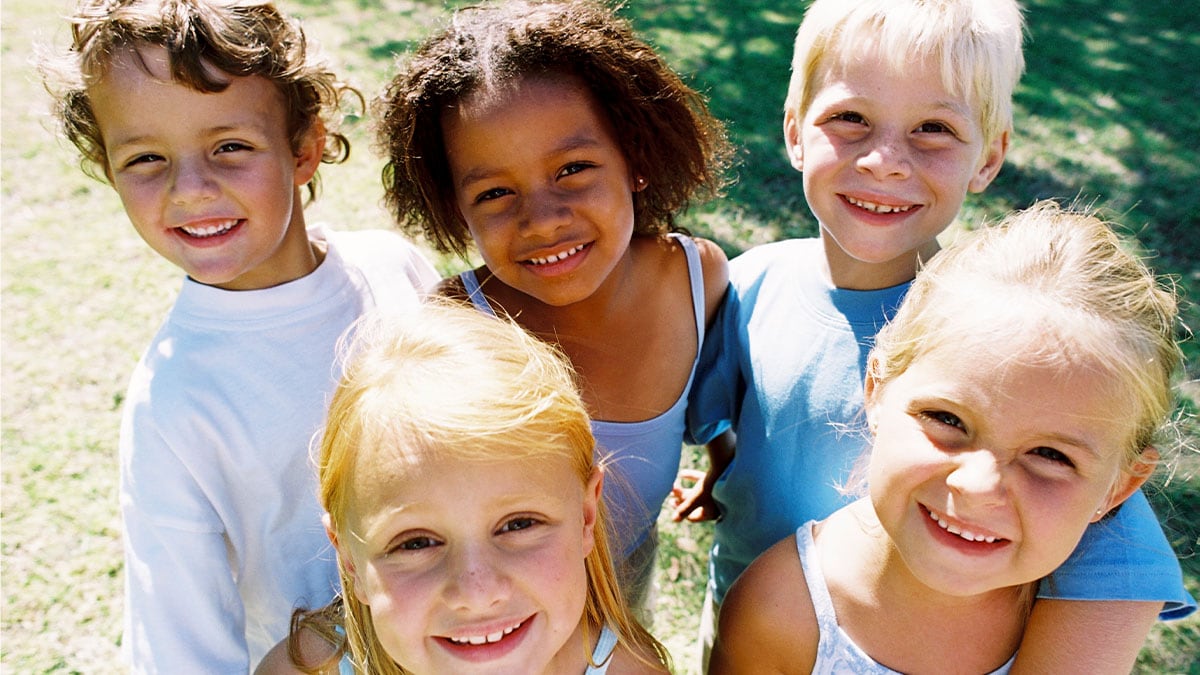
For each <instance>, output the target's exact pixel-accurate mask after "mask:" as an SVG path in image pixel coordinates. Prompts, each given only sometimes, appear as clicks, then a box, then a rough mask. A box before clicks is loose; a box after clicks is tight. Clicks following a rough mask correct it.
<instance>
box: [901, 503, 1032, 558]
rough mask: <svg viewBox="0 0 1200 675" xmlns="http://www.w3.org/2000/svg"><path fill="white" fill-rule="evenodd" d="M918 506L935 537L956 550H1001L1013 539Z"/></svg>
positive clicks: (980, 552) (973, 552)
mask: <svg viewBox="0 0 1200 675" xmlns="http://www.w3.org/2000/svg"><path fill="white" fill-rule="evenodd" d="M918 507H919V509H920V511H921V519H922V520H923V521H924V522H925V525H926V528H927V529H928V530H929V531H930V533H931V534H932V535H933V537H934V538H935V539H936V540H937V541H939V542H943V543H945V544H947V545H949V546H951V547H952V548H954V549H956V550H959V551H962V552H964V553H967V554H984V553H991V552H993V551H996V550H999V549H1001V548H1004V547H1006V546H1008V545H1009V544H1011V543H1012V541H1011V540H1009V539H1006V538H1004V537H1002V536H1000V535H998V534H996V533H995V532H993V531H990V530H987V529H985V528H982V527H980V526H978V525H970V524H967V523H964V522H962V521H960V520H957V519H954V518H951V517H950V516H947V515H943V514H941V513H939V512H937V511H934V510H933V509H930V508H928V507H927V506H925V505H924V504H919V505H918ZM968 537H970V538H968ZM989 540H990V541H989Z"/></svg>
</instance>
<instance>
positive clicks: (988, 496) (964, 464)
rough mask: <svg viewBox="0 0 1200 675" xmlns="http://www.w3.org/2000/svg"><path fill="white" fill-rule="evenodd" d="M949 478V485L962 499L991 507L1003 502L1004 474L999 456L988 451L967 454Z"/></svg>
mask: <svg viewBox="0 0 1200 675" xmlns="http://www.w3.org/2000/svg"><path fill="white" fill-rule="evenodd" d="M956 462H957V463H956V465H955V467H954V469H953V470H952V471H951V472H950V475H949V476H947V477H946V485H947V486H948V487H949V488H950V491H951V492H952V493H954V494H955V495H957V496H958V497H959V498H960V499H966V500H970V501H971V502H973V503H976V504H982V505H991V504H999V503H1001V502H1003V501H1004V499H1005V496H1006V490H1005V487H1004V471H1003V468H1002V467H1001V466H1000V463H999V461H998V460H997V458H996V455H995V454H993V453H991V452H989V451H987V450H975V451H972V452H964V453H961V454H959V455H958V457H957V458H956Z"/></svg>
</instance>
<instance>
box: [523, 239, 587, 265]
mask: <svg viewBox="0 0 1200 675" xmlns="http://www.w3.org/2000/svg"><path fill="white" fill-rule="evenodd" d="M582 250H583V244H579V245H578V246H572V247H571V248H569V249H567V250H565V251H562V252H561V253H555V254H553V255H550V256H546V257H545V258H530V259H529V262H531V263H533V264H534V265H548V264H550V263H556V262H558V261H559V260H566V259H567V258H569V257H571V256H573V255H575V254H576V253H579V252H580V251H582Z"/></svg>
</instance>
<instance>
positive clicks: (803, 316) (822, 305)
mask: <svg viewBox="0 0 1200 675" xmlns="http://www.w3.org/2000/svg"><path fill="white" fill-rule="evenodd" d="M824 269H825V262H824V253H823V249H822V246H821V241H820V240H819V239H792V240H787V241H781V242H777V243H774V244H767V245H764V246H759V247H756V248H753V249H751V250H749V251H747V252H745V253H743V254H742V255H740V256H738V257H737V258H735V259H734V260H733V261H732V262H731V263H730V289H729V293H728V295H727V297H726V301H725V304H724V306H723V307H722V309H721V311H720V312H719V313H718V316H717V318H716V319H715V320H714V322H713V325H712V327H711V328H710V329H709V332H708V335H707V337H706V339H705V342H704V349H703V350H702V352H701V356H700V370H699V371H698V372H697V373H696V381H695V383H694V384H693V387H692V392H691V396H690V398H689V401H688V413H687V415H688V432H689V437H690V439H691V440H692V441H693V442H696V443H706V442H708V441H709V440H711V439H712V438H714V437H715V436H716V435H717V434H719V433H720V432H721V431H723V430H724V429H727V428H730V427H731V426H732V428H733V430H734V432H735V433H736V434H737V451H736V453H735V455H734V459H733V461H732V463H731V464H730V465H729V467H728V469H726V471H725V473H724V474H723V475H722V476H721V478H720V479H719V480H718V481H717V484H716V486H715V488H714V497H715V499H716V500H717V502H718V503H719V505H720V508H721V513H722V517H721V519H720V520H718V521H717V523H716V526H715V530H714V536H713V548H712V554H711V556H710V558H709V585H710V587H711V589H712V591H713V598H714V599H715V600H716V601H717V602H718V603H720V602H721V601H722V600H723V599H724V597H725V592H726V590H728V588H729V585H730V584H732V583H733V581H734V579H736V578H737V577H738V575H740V574H741V573H742V571H743V570H744V569H746V566H748V565H749V564H750V563H751V562H752V561H753V560H754V558H756V557H757V556H758V555H759V554H760V553H762V552H763V551H765V550H766V549H767V548H769V547H770V546H771V545H772V544H774V543H775V542H777V541H779V540H780V539H783V538H784V537H786V536H788V535H789V534H791V533H792V532H794V531H795V530H796V528H797V527H798V526H799V525H801V524H802V523H805V522H807V521H810V520H821V519H823V518H826V517H827V516H829V514H831V513H833V512H834V511H835V510H837V509H838V508H840V507H842V506H845V505H846V504H847V503H849V501H850V498H849V497H848V496H845V495H843V494H842V493H840V492H839V491H838V489H837V486H838V485H839V484H840V483H842V482H844V481H845V480H846V479H847V478H848V477H849V474H850V471H851V469H852V468H853V464H854V462H855V461H857V460H858V458H859V456H860V455H861V454H862V453H863V451H864V450H865V449H866V448H867V447H868V438H867V434H866V431H865V428H866V425H865V423H864V420H863V389H862V387H863V379H864V377H865V373H866V362H867V356H868V354H869V352H870V350H871V347H872V346H873V345H874V341H875V334H876V333H877V332H878V331H879V329H880V328H882V327H883V325H884V324H885V323H886V322H887V321H888V320H889V319H890V318H891V317H892V316H893V315H894V314H895V312H896V310H897V309H898V308H899V305H900V302H901V300H903V298H904V294H905V292H907V290H908V284H907V283H905V284H901V285H899V286H894V287H892V288H885V289H881V290H875V291H852V290H846V289H841V288H835V287H834V286H832V284H831V283H830V282H829V281H828V280H826V279H825V277H824V275H823V270H824ZM1038 595H1039V597H1053V598H1059V599H1070V600H1082V599H1087V600H1140V601H1160V600H1161V601H1162V602H1163V603H1164V606H1163V612H1162V614H1161V615H1160V617H1161V618H1163V619H1173V618H1182V617H1184V616H1187V615H1188V614H1191V613H1192V612H1193V611H1195V609H1196V602H1195V600H1194V599H1192V597H1191V596H1190V595H1189V594H1188V593H1187V590H1186V589H1185V588H1184V586H1183V576H1182V572H1181V570H1180V567H1179V561H1178V559H1177V558H1176V557H1175V553H1174V551H1173V550H1171V546H1170V544H1169V543H1168V542H1167V539H1166V537H1165V536H1164V535H1163V532H1162V528H1161V527H1160V526H1159V524H1158V520H1157V518H1155V516H1154V512H1153V511H1152V510H1151V509H1150V506H1149V504H1148V503H1147V502H1146V498H1145V496H1144V495H1142V493H1141V492H1140V491H1139V492H1137V493H1135V494H1134V495H1133V497H1131V498H1130V499H1129V500H1128V501H1127V502H1126V503H1125V505H1124V506H1122V507H1121V509H1119V510H1118V511H1117V514H1116V515H1115V516H1114V517H1112V518H1110V519H1108V520H1107V521H1104V522H1102V523H1099V524H1097V525H1093V526H1091V527H1089V528H1088V530H1087V532H1086V533H1085V534H1084V538H1083V541H1082V542H1081V543H1080V545H1079V547H1078V548H1077V549H1076V551H1075V553H1073V554H1072V555H1071V557H1070V558H1069V559H1068V560H1067V561H1066V562H1065V563H1063V565H1062V566H1061V567H1060V568H1059V569H1058V570H1056V571H1055V573H1054V575H1053V576H1052V577H1050V579H1048V580H1047V581H1046V582H1044V583H1043V584H1042V586H1041V588H1040V589H1039V593H1038Z"/></svg>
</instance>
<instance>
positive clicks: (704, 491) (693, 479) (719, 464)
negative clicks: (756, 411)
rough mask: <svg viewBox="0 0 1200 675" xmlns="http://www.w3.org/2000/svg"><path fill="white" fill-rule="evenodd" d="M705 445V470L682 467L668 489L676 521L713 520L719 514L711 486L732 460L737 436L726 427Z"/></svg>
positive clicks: (673, 517) (673, 516)
mask: <svg viewBox="0 0 1200 675" xmlns="http://www.w3.org/2000/svg"><path fill="white" fill-rule="evenodd" d="M704 449H705V450H706V451H707V453H708V471H707V472H700V471H694V470H688V469H685V470H683V471H681V472H679V480H677V481H676V482H675V487H674V488H672V489H671V494H672V496H674V498H675V512H674V513H673V514H672V515H671V518H672V519H673V520H674V521H675V522H679V521H681V520H684V519H685V518H686V519H687V520H690V521H692V522H700V521H704V520H715V519H717V518H719V517H720V516H721V513H720V509H719V508H718V506H717V502H716V500H715V499H713V487H714V486H715V485H716V484H717V479H719V478H720V477H721V474H723V473H725V469H726V468H728V466H729V463H730V462H732V461H733V455H734V453H735V452H736V450H737V437H736V436H735V435H734V433H733V432H732V431H725V432H724V433H722V434H721V435H720V436H717V437H716V438H714V439H712V440H711V441H709V442H708V445H706V446H704Z"/></svg>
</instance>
